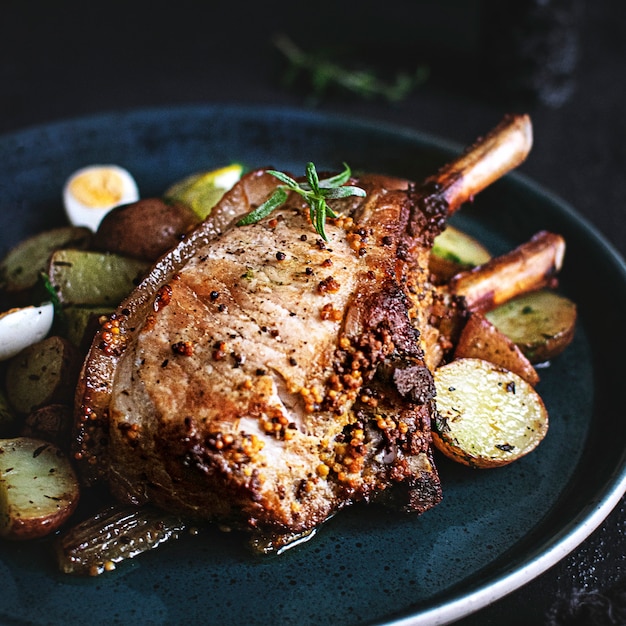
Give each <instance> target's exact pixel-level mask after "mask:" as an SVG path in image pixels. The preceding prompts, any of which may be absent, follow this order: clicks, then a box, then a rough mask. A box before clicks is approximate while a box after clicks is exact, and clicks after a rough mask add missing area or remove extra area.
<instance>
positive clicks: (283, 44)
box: [273, 34, 429, 102]
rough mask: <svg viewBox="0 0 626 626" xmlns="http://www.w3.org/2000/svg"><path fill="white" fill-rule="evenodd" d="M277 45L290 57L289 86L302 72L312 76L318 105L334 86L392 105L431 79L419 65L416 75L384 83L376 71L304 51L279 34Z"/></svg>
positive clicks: (403, 75)
mask: <svg viewBox="0 0 626 626" xmlns="http://www.w3.org/2000/svg"><path fill="white" fill-rule="evenodd" d="M273 42H274V45H275V46H276V47H277V48H278V50H279V51H280V52H282V54H283V55H284V56H285V57H286V59H287V61H288V63H289V71H288V73H287V75H286V77H285V82H286V83H287V84H293V83H294V82H295V79H296V78H297V76H298V75H299V74H300V73H304V74H306V75H308V77H309V81H310V84H311V87H312V89H313V94H312V97H311V100H313V101H314V102H316V101H317V100H319V99H320V98H321V97H322V96H323V95H324V94H325V92H326V91H328V89H329V88H331V87H339V88H340V89H341V90H343V91H347V92H349V93H351V94H354V95H356V96H359V97H362V98H366V99H369V98H374V97H382V98H384V99H385V100H387V101H389V102H399V101H400V100H403V99H404V98H406V97H407V96H408V95H409V94H410V93H411V92H412V91H413V90H414V89H415V88H417V87H419V86H420V85H422V84H423V83H424V82H425V81H426V80H427V78H428V75H429V69H428V68H427V67H426V66H424V65H419V66H418V67H417V68H416V69H415V71H413V72H410V73H409V72H406V71H405V72H402V71H401V72H397V73H396V74H395V76H394V78H393V79H392V80H390V81H389V80H387V81H386V80H381V79H380V78H379V77H378V73H377V72H375V71H374V70H373V69H367V68H365V69H356V68H351V67H345V66H343V65H342V64H340V63H338V62H336V61H335V60H332V59H330V58H328V55H327V54H326V53H324V52H323V51H313V52H304V51H303V50H301V49H300V48H299V47H298V46H297V45H296V44H295V43H294V42H293V41H292V40H291V39H290V38H289V37H287V36H286V35H284V34H279V35H276V36H275V37H274V39H273Z"/></svg>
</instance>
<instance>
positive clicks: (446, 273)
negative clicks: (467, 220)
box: [428, 225, 491, 283]
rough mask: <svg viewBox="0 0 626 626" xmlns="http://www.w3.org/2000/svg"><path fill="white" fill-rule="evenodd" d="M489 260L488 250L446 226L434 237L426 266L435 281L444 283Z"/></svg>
mask: <svg viewBox="0 0 626 626" xmlns="http://www.w3.org/2000/svg"><path fill="white" fill-rule="evenodd" d="M490 258H491V254H490V253H489V250H487V248H485V246H483V244H482V243H480V242H479V241H478V240H477V239H474V237H471V236H470V235H468V234H467V233H465V232H463V231H461V230H459V229H458V228H455V227H454V226H450V225H448V226H446V229H445V230H444V231H443V232H442V233H441V234H440V235H437V237H435V242H434V244H433V247H432V250H431V252H430V258H429V262H428V265H429V269H430V272H431V274H433V275H434V276H435V280H436V281H437V282H441V283H445V282H447V281H448V280H450V278H452V277H453V276H454V275H455V274H457V273H458V272H462V271H464V270H469V269H472V268H473V267H476V266H478V265H482V264H483V263H486V262H487V261H489V259H490Z"/></svg>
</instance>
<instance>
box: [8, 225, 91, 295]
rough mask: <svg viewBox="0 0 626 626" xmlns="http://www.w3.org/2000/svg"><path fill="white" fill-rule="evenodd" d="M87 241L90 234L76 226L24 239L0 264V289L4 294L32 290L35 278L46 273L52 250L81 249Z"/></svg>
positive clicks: (87, 243) (44, 232)
mask: <svg viewBox="0 0 626 626" xmlns="http://www.w3.org/2000/svg"><path fill="white" fill-rule="evenodd" d="M90 240H91V231H90V230H89V229H88V228H82V227H78V226H61V227H60V228H54V229H52V230H46V231H43V232H41V233H37V234H36V235H32V236H31V237H28V238H27V239H24V240H23V241H21V242H20V243H19V244H18V245H17V246H15V247H14V248H12V249H11V250H9V252H8V253H7V254H6V256H5V257H4V258H3V259H2V261H1V262H0V287H2V288H3V289H5V290H6V291H8V292H16V291H23V290H26V289H30V288H32V287H33V286H34V285H35V284H36V283H37V281H38V280H39V274H40V273H41V272H45V271H46V269H47V267H48V260H49V259H50V256H51V255H52V253H53V252H54V251H55V250H59V249H61V248H68V247H71V248H76V249H83V248H86V247H87V246H88V245H89V242H90Z"/></svg>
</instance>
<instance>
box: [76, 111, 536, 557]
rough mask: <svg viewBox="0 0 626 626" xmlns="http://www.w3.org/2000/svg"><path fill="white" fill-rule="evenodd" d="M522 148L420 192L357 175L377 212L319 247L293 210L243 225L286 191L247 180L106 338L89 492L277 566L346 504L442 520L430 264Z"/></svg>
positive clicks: (88, 384)
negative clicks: (265, 555)
mask: <svg viewBox="0 0 626 626" xmlns="http://www.w3.org/2000/svg"><path fill="white" fill-rule="evenodd" d="M529 145H530V133H529V122H528V120H527V118H525V117H515V118H514V117H512V118H507V119H506V120H505V121H504V122H503V123H502V124H501V125H500V126H499V127H497V128H496V129H495V130H494V131H493V133H492V134H490V135H489V136H487V138H485V139H484V140H482V141H480V142H479V143H478V144H477V145H476V146H475V147H474V148H473V149H472V150H471V151H470V152H468V153H467V154H466V155H464V156H463V157H461V158H460V159H459V160H458V161H456V162H455V163H453V164H451V165H450V166H448V167H447V168H444V169H443V170H441V172H439V173H438V174H437V175H436V176H434V177H432V179H429V180H428V181H426V183H424V185H422V186H419V187H418V186H416V185H414V184H410V183H406V182H403V181H399V180H395V179H390V178H386V177H383V176H375V175H364V176H361V177H359V178H358V179H355V180H354V181H352V184H357V185H358V186H360V187H362V188H363V189H365V190H366V192H367V195H366V197H365V198H357V197H351V198H347V199H343V200H339V201H333V209H334V210H335V211H336V212H338V213H340V214H341V216H340V218H338V219H336V220H330V221H329V223H327V225H326V233H327V235H328V241H327V242H324V241H323V240H322V239H320V238H319V237H318V236H317V235H316V233H315V232H314V230H313V229H312V227H311V223H310V220H309V210H308V207H306V206H304V204H303V201H302V199H301V198H300V197H299V196H297V195H295V194H292V195H291V196H289V199H288V201H287V202H286V203H285V204H284V205H283V206H282V207H281V208H280V209H278V210H276V211H274V212H273V213H272V214H271V215H270V216H269V217H266V218H264V219H262V220H261V221H259V222H257V223H255V224H250V225H246V226H236V225H235V222H236V221H237V219H238V218H239V217H241V216H242V215H244V214H246V213H247V212H248V211H250V210H251V209H252V208H254V207H255V206H258V205H259V204H261V203H262V202H263V201H264V200H265V199H266V198H267V197H268V195H269V194H270V193H271V192H272V191H273V189H275V187H276V185H277V184H279V183H278V181H277V180H276V179H275V178H274V177H272V176H270V175H269V174H267V173H265V172H264V171H262V170H260V171H255V172H252V173H250V174H248V175H246V176H245V177H244V178H243V179H242V181H241V182H240V183H239V184H237V185H236V186H235V187H234V188H233V189H232V190H231V191H230V192H229V193H228V194H227V195H226V196H225V197H224V199H223V200H222V201H221V203H220V204H219V205H218V206H217V207H216V208H215V209H214V210H213V212H212V214H211V216H210V217H209V218H208V219H207V220H206V221H205V222H204V223H203V224H202V225H200V226H199V227H198V228H197V229H196V230H195V231H194V232H193V233H192V234H190V235H189V237H187V238H186V239H185V240H184V241H183V242H181V244H180V245H179V246H178V247H177V248H175V249H174V250H173V251H171V252H170V253H168V254H167V255H166V256H165V257H164V258H163V259H161V260H160V261H159V262H158V263H157V265H156V266H155V268H154V269H153V270H152V272H151V273H150V275H149V276H148V277H147V278H146V279H145V280H144V281H143V283H142V284H141V285H140V286H139V287H138V288H137V290H136V291H135V292H134V293H133V294H132V295H131V296H130V297H129V298H128V300H127V301H126V302H124V303H122V305H121V306H120V307H119V309H118V310H117V312H116V313H115V314H114V315H113V316H112V317H111V319H109V320H108V321H107V322H106V323H104V324H103V327H102V329H101V331H100V332H99V334H98V335H97V337H96V338H95V340H94V343H93V345H92V348H91V351H90V354H89V356H88V358H87V360H86V362H85V366H84V369H83V373H82V376H81V380H80V384H79V389H78V393H77V419H76V432H77V436H76V450H75V451H76V458H77V459H78V462H79V465H80V467H81V470H82V474H83V476H84V478H85V480H86V481H87V482H88V483H95V482H97V481H101V480H104V481H106V482H108V484H109V485H110V487H111V490H112V492H113V494H114V495H115V496H116V497H117V498H118V499H120V500H122V501H130V502H133V503H138V504H141V503H145V502H152V503H154V504H156V505H157V506H160V507H163V508H165V509H168V510H170V511H172V510H174V511H180V512H181V513H182V514H184V515H188V516H190V517H195V518H201V519H206V520H219V521H222V522H227V523H232V524H235V525H239V526H241V527H245V528H249V529H251V530H252V531H254V532H255V534H257V535H258V536H261V537H264V538H265V540H267V541H268V542H269V544H271V545H272V546H273V547H274V548H279V547H280V546H281V545H283V544H284V543H286V542H287V541H289V540H290V538H293V537H294V536H298V535H300V534H303V533H304V534H306V533H308V532H310V531H311V530H313V529H315V528H316V527H317V526H318V525H319V524H321V523H322V522H323V521H325V520H326V519H328V518H329V517H330V516H331V515H333V514H334V513H335V512H336V511H338V510H339V509H341V508H343V507H345V506H347V505H349V504H351V503H353V502H357V501H373V500H377V499H384V500H386V501H392V502H393V503H394V504H396V505H397V506H400V507H401V508H403V509H405V510H407V511H417V512H422V511H425V510H427V509H428V508H430V507H432V506H433V505H435V504H437V502H439V500H440V498H441V488H440V484H439V479H438V476H437V472H436V469H435V467H434V464H433V459H432V455H431V448H430V446H431V435H430V419H431V414H432V411H433V402H434V401H433V398H434V385H433V379H432V375H431V372H430V369H429V365H430V367H432V363H433V362H435V361H436V359H437V354H438V353H439V352H438V348H437V341H436V332H433V331H432V329H431V328H430V327H429V324H428V318H429V310H430V309H429V307H430V294H431V288H430V286H429V283H428V271H427V268H428V254H429V251H430V248H431V246H432V242H433V239H434V237H435V236H436V235H437V234H438V233H439V232H440V231H441V229H442V228H443V227H444V225H445V219H446V218H447V216H448V214H449V213H450V211H451V210H454V209H455V208H456V207H457V206H458V205H460V204H461V203H462V202H464V201H465V200H467V199H468V198H469V197H471V196H472V195H473V194H474V193H475V192H476V191H478V190H479V189H481V188H482V187H484V186H485V185H486V184H489V183H490V182H491V181H492V180H494V179H495V178H497V177H499V176H500V175H501V174H502V173H504V172H505V171H507V170H508V169H510V168H511V167H514V166H515V165H517V163H519V162H520V161H521V160H523V158H525V156H526V153H527V151H528V148H529ZM502 146H505V149H504V152H503V150H502ZM503 154H504V156H503ZM427 337H428V338H429V339H426V338H427ZM433 337H434V340H433V339H432V338H433Z"/></svg>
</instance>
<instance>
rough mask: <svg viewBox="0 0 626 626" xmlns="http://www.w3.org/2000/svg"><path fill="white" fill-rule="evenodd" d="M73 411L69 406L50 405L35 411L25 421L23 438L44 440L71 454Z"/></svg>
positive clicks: (21, 433) (22, 430) (21, 431)
mask: <svg viewBox="0 0 626 626" xmlns="http://www.w3.org/2000/svg"><path fill="white" fill-rule="evenodd" d="M72 422H73V411H72V407H71V406H69V405H67V404H48V405H46V406H42V407H41V408H39V409H36V410H34V411H33V412H32V413H31V414H30V415H28V416H27V417H26V419H25V420H24V425H23V426H22V428H21V430H20V435H21V436H22V437H31V438H32V439H43V441H47V442H49V443H53V444H54V445H55V446H57V447H58V448H60V449H61V450H63V451H64V452H69V449H70V443H71V436H72Z"/></svg>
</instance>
